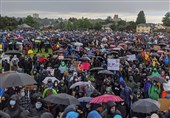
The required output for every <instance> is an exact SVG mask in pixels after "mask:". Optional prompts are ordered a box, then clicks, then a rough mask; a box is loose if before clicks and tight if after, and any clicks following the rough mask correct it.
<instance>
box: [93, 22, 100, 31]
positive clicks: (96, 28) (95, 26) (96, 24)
mask: <svg viewBox="0 0 170 118" xmlns="http://www.w3.org/2000/svg"><path fill="white" fill-rule="evenodd" d="M93 28H94V29H95V30H101V28H102V24H101V23H99V22H97V23H95V24H94V27H93Z"/></svg>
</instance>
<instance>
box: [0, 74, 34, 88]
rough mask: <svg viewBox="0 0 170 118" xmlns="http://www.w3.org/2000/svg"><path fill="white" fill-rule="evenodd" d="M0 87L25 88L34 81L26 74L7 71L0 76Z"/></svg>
mask: <svg viewBox="0 0 170 118" xmlns="http://www.w3.org/2000/svg"><path fill="white" fill-rule="evenodd" d="M0 78H1V79H0V87H2V88H6V87H13V86H25V85H29V84H35V83H36V81H35V80H34V79H33V77H31V76H30V75H28V74H25V73H18V72H14V71H9V72H6V73H3V74H1V75H0Z"/></svg>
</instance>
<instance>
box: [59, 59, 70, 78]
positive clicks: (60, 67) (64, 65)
mask: <svg viewBox="0 0 170 118" xmlns="http://www.w3.org/2000/svg"><path fill="white" fill-rule="evenodd" d="M59 70H60V72H61V74H62V77H63V75H64V72H66V71H67V70H68V68H67V65H66V64H65V62H64V61H62V62H61V64H60V66H59ZM62 77H61V78H62Z"/></svg>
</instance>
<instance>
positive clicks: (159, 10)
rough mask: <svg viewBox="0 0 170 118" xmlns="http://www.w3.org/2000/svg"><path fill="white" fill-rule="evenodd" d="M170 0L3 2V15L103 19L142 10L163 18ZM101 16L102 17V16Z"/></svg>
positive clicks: (12, 0) (133, 14)
mask: <svg viewBox="0 0 170 118" xmlns="http://www.w3.org/2000/svg"><path fill="white" fill-rule="evenodd" d="M169 7H170V6H169V0H148V1H146V0H144V1H142V0H130V1H129V0H106V1H104V0H49V1H47V0H2V8H1V9H2V15H10V16H11V15H12V16H25V15H27V14H30V13H34V12H37V13H40V15H41V16H46V17H48V16H53V17H54V16H57V15H61V17H62V15H63V16H68V15H70V16H71V15H75V14H76V15H77V16H78V15H81V14H86V15H87V16H88V14H89V16H92V15H94V16H98V17H103V16H105V14H114V13H116V14H121V15H122V16H136V15H137V13H138V12H139V11H140V10H144V12H145V13H146V14H147V15H149V16H160V17H162V16H163V15H164V14H165V13H166V12H167V11H170V10H169ZM100 14H101V16H100Z"/></svg>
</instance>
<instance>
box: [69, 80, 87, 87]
mask: <svg viewBox="0 0 170 118" xmlns="http://www.w3.org/2000/svg"><path fill="white" fill-rule="evenodd" d="M86 85H90V83H89V82H83V81H80V82H76V83H74V84H72V85H71V86H70V89H73V88H75V87H76V86H86Z"/></svg>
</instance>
